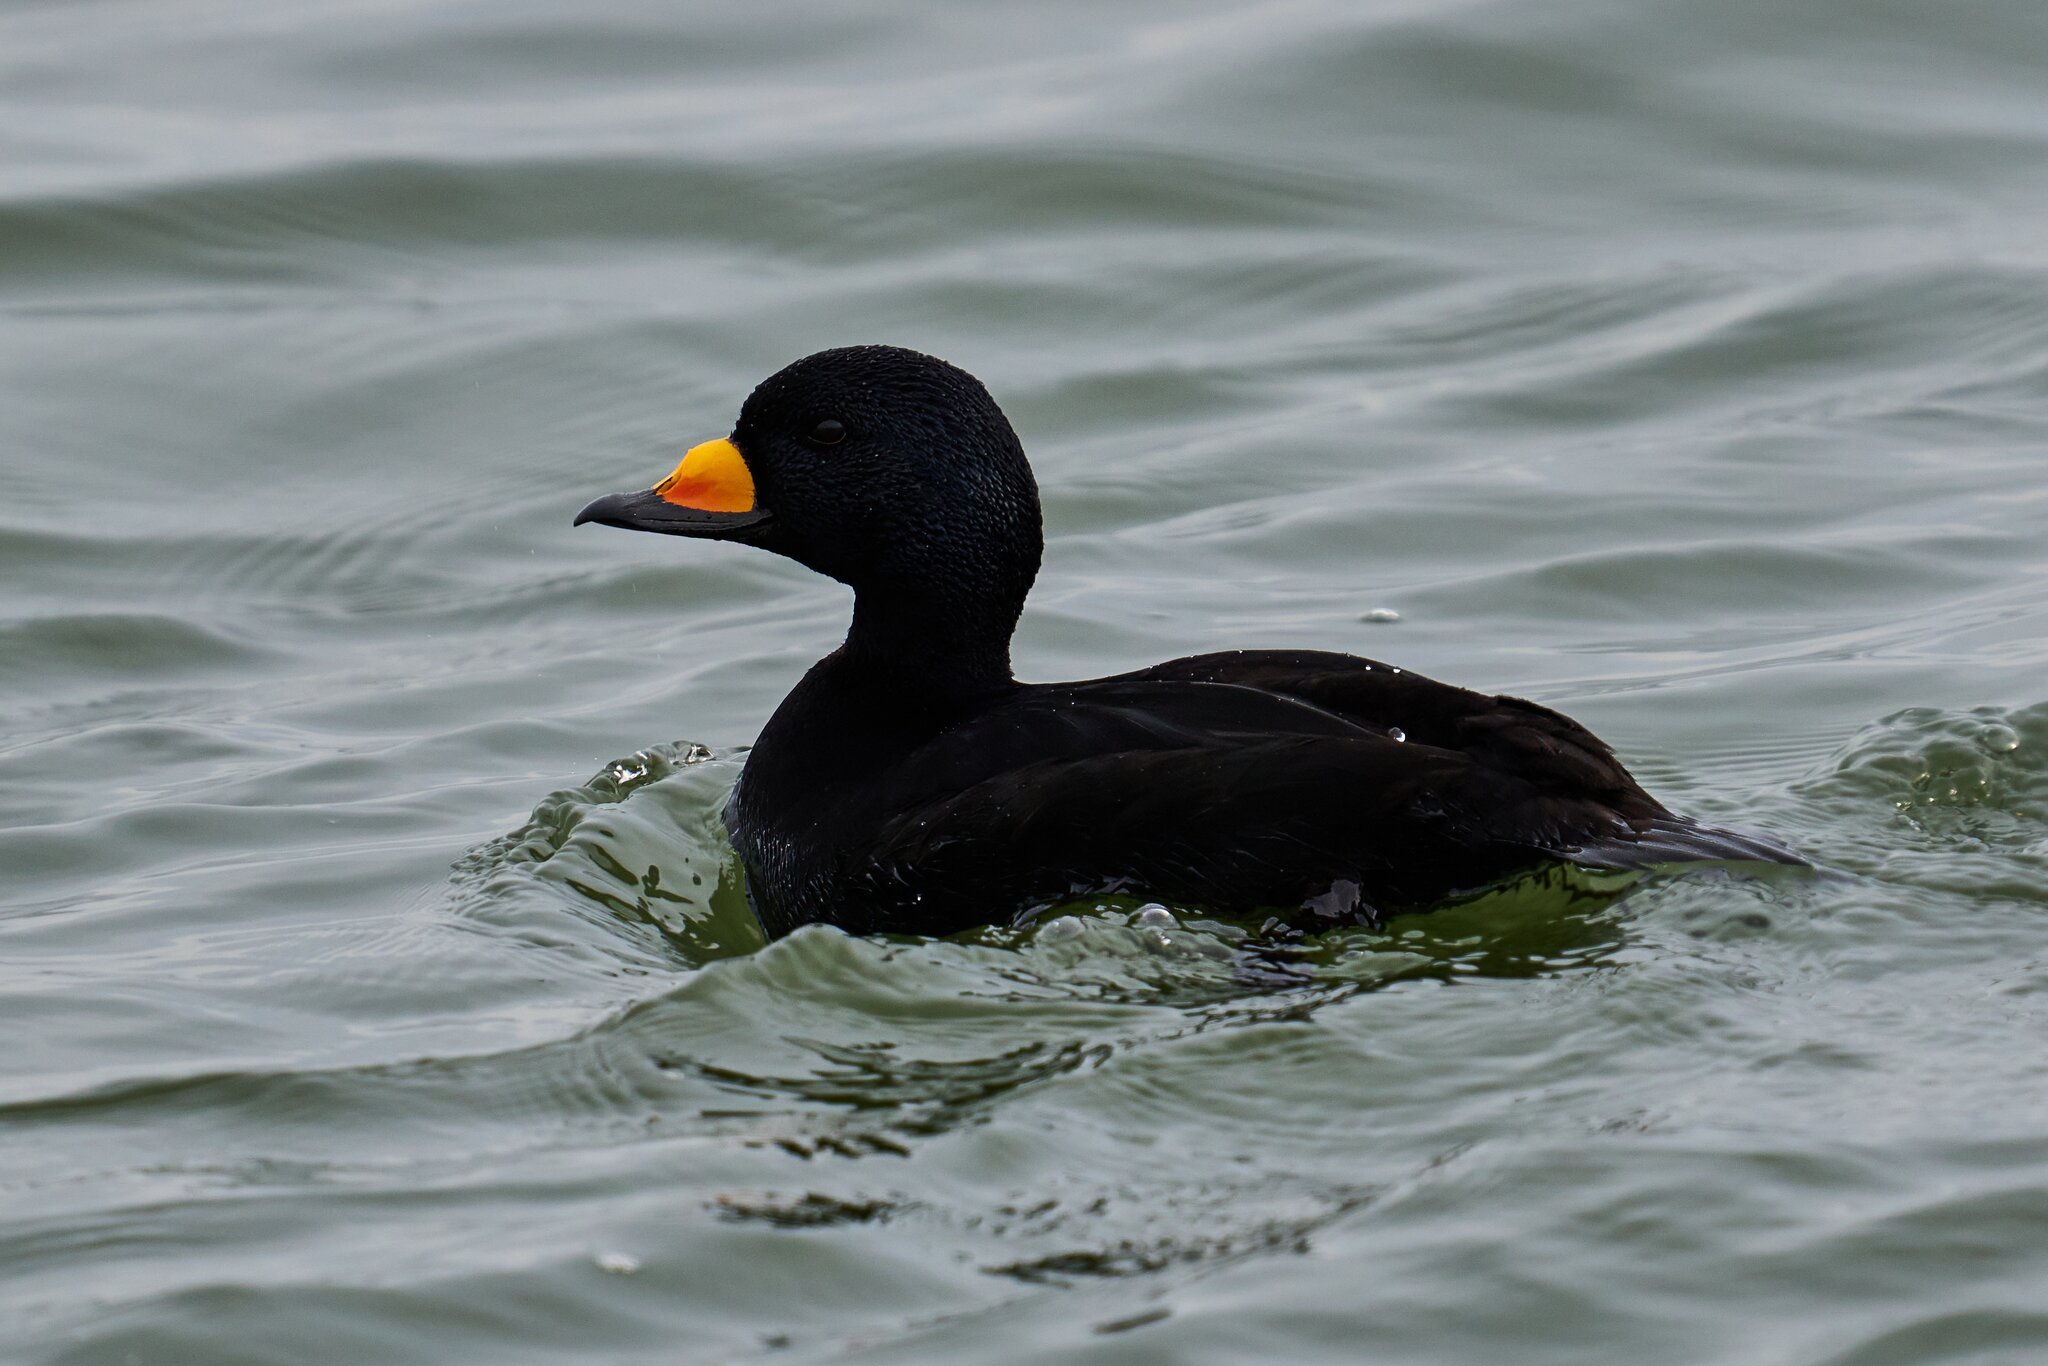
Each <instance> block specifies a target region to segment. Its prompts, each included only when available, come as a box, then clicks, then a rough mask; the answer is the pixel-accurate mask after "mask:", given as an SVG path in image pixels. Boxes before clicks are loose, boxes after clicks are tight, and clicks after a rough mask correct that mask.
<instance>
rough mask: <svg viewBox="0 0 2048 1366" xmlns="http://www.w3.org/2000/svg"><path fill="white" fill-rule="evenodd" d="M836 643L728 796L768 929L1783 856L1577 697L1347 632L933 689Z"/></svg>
mask: <svg viewBox="0 0 2048 1366" xmlns="http://www.w3.org/2000/svg"><path fill="white" fill-rule="evenodd" d="M830 664H831V661H827V664H826V665H821V666H820V669H821V670H824V671H825V672H824V674H823V675H820V674H818V673H816V672H814V675H813V677H812V678H810V679H807V680H806V681H805V685H804V686H803V687H800V688H799V689H798V690H797V692H795V693H793V694H792V695H791V697H790V699H789V701H788V702H787V703H785V707H784V710H783V711H782V712H779V713H778V715H777V717H776V720H775V722H773V723H771V725H770V727H769V729H768V731H767V732H765V733H764V734H763V737H762V741H761V744H760V746H759V747H758V748H757V750H756V752H755V754H754V756H753V757H751V758H750V760H749V762H748V766H747V772H746V775H745V777H744V778H743V780H742V783H741V786H740V789H739V791H737V792H736V793H735V796H734V801H733V804H732V806H731V808H730V809H729V811H728V824H729V825H730V827H731V829H732V833H733V836H734V842H735V844H736V845H737V846H738V847H739V849H740V852H741V855H742V857H743V859H744V860H745V861H746V863H747V865H748V871H749V874H750V877H751V878H752V880H753V885H754V893H755V901H756V905H757V907H758V909H759V910H760V912H761V914H762V917H763V920H764V921H765V922H766V924H767V927H768V929H769V931H770V932H771V933H774V934H781V933H784V932H786V931H787V930H788V929H790V928H793V927H794V926H795V925H797V924H800V923H804V922H806V921H810V920H827V921H830V922H832V923H835V924H839V925H842V926H844V927H845V928H848V929H852V930H856V931H871V930H903V931H912V932H919V933H934V932H945V931H949V930H953V929H957V928H964V927H967V926H971V925H975V924H982V923H987V922H989V921H991V920H1003V919H1006V918H1008V917H1009V916H1010V915H1012V914H1014V913H1015V912H1016V911H1018V910H1020V909H1023V908H1026V907H1028V906H1031V905H1033V904H1043V903H1046V902H1051V901H1056V900H1060V899H1064V898H1067V897H1070V896H1077V895H1086V894H1089V893H1099V892H1110V891H1128V892H1133V893H1142V894H1146V895H1151V896H1157V897H1162V898H1165V899H1168V900H1172V901H1176V902H1180V903H1184V904H1191V905H1200V906H1206V907H1209V908H1212V909H1216V910H1223V911H1252V910H1256V909H1275V910H1281V911H1297V910H1301V909H1303V908H1306V911H1305V913H1306V914H1308V915H1310V916H1311V917H1314V916H1325V915H1326V916H1333V917H1340V918H1363V919H1376V918H1378V917H1379V916H1381V915H1384V914H1386V913H1389V912H1392V911H1397V910H1403V909H1414V908H1421V907H1425V906H1427V905H1430V904H1432V903H1435V902H1438V901H1441V900H1442V899H1443V898H1445V897H1446V896H1448V895H1450V894H1452V893H1455V892H1458V891H1462V890H1466V889H1471V888H1476V887H1481V886H1485V885H1487V884H1489V883H1492V882H1495V881H1498V880H1500V879H1502V878H1505V877H1508V876H1511V875H1513V874H1514V873H1516V872H1518V871H1520V870H1522V869H1525V868H1528V867H1531V866H1534V865H1536V864H1539V863H1541V862H1543V861H1546V860H1555V859H1575V860H1578V861H1581V862H1587V863H1594V864H1599V865H1602V866H1617V867H1631V866H1643V865H1646V864H1650V863H1660V862H1669V861H1673V860H1680V859H1700V858H1714V859H1770V860H1773V861H1785V860H1789V859H1790V858H1791V856H1790V855H1788V854H1785V853H1784V852H1783V851H1781V850H1778V849H1776V848H1775V847H1774V846H1770V845H1766V844H1763V843H1761V842H1757V841H1752V840H1748V839H1747V838H1746V837H1742V836H1734V835H1730V834H1728V833H1727V832H1722V831H1714V830H1709V829H1707V828H1705V827H1700V826H1695V825H1692V824H1690V823H1688V822H1685V821H1682V820H1680V819H1679V818H1677V817H1674V816H1673V815H1672V814H1671V813H1670V812H1669V811H1667V810H1665V808H1664V807H1663V806H1661V805H1660V804H1658V803H1657V802H1656V801H1655V800H1654V799H1653V798H1651V797H1650V796H1649V795H1648V794H1647V793H1645V792H1644V791H1643V790H1642V789H1641V788H1640V787H1639V786H1638V785H1637V784H1636V783H1635V781H1634V780H1633V779H1632V778H1630V777H1629V775H1628V773H1627V771H1626V770H1625V769H1624V768H1623V767H1622V766H1621V764H1620V763H1619V762H1618V761H1617V760H1616V759H1615V758H1614V756H1613V754H1612V752H1611V751H1610V750H1609V749H1608V747H1607V746H1606V745H1604V744H1603V743H1601V742H1600V741H1599V740H1598V739H1597V738H1596V737H1594V736H1593V735H1592V734H1591V733H1590V732H1588V731H1587V730H1586V729H1585V728H1584V727H1582V726H1580V725H1578V724H1577V723H1576V722H1574V721H1572V720H1570V719H1569V718H1568V717H1565V716H1562V715H1560V714H1558V713H1556V712H1553V711H1550V710H1549V709H1547V708H1544V707H1540V706H1537V705H1536V704H1534V703H1530V702H1525V701H1521V700H1520V699H1516V698H1508V697H1493V696H1487V695H1484V694H1480V693H1475V692H1470V691H1467V690H1465V689H1462V688H1455V687H1450V686H1448V685H1445V684H1441V683H1437V682H1434V681H1432V680H1430V679H1427V678H1422V677H1419V676H1417V675H1415V674H1411V673H1406V672H1403V671H1401V670H1399V669H1395V668H1391V667H1389V666H1387V665H1384V664H1380V663H1378V662H1376V661H1372V660H1364V659H1358V658H1356V657H1353V656H1349V655H1338V654H1328V653H1322V652H1314V651H1239V652H1230V653H1224V654H1214V655H1202V656H1195V657H1191V658H1187V659H1178V660H1171V661H1168V662H1167V663H1164V664H1159V665H1155V666H1153V667H1152V668H1149V669H1145V670H1142V671H1139V672H1137V673H1132V674H1125V675H1121V676H1118V677H1114V678H1105V679H1097V680H1093V681H1090V682H1084V683H1071V684H1055V685H1044V686H1024V685H1019V686H1016V687H1014V688H1012V689H1010V690H1007V691H1003V692H1000V693H996V694H993V695H989V696H984V697H980V698H976V699H973V700H972V701H970V702H966V703H962V704H960V705H958V706H956V707H952V708H945V707H940V708H934V709H924V710H921V709H919V708H916V707H909V708H901V709H899V708H897V707H896V706H895V705H894V704H893V702H892V701H891V700H890V699H887V698H884V697H880V696H875V697H859V696H855V695H852V692H851V691H850V690H849V688H848V687H847V686H846V685H845V684H844V681H843V680H840V679H835V678H834V677H833V676H832V674H831V671H830V669H829V667H828V666H829V665H830Z"/></svg>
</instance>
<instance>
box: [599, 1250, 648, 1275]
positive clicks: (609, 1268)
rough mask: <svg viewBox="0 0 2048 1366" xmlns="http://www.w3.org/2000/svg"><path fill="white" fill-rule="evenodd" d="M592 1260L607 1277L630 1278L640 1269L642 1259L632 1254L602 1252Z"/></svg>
mask: <svg viewBox="0 0 2048 1366" xmlns="http://www.w3.org/2000/svg"><path fill="white" fill-rule="evenodd" d="M592 1260H593V1261H595V1262H596V1263H597V1269H598V1270H599V1271H602V1272H604V1273H605V1274H606V1275H607V1276H630V1275H632V1274H633V1273H634V1272H636V1271H638V1270H639V1269H640V1259H639V1258H638V1257H635V1256H634V1255H633V1254H632V1253H630V1252H600V1253H598V1254H597V1256H596V1257H595V1258H593V1259H592Z"/></svg>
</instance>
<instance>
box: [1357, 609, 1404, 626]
mask: <svg viewBox="0 0 2048 1366" xmlns="http://www.w3.org/2000/svg"><path fill="white" fill-rule="evenodd" d="M1400 619H1401V614H1400V613H1399V612H1396V611H1395V610H1394V609H1393V608H1391V607H1375V608H1373V609H1372V610H1371V611H1370V612H1367V613H1366V614H1365V615H1364V616H1362V617H1360V618H1359V620H1360V621H1370V622H1374V623H1384V622H1390V621H1399V620H1400Z"/></svg>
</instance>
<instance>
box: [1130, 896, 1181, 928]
mask: <svg viewBox="0 0 2048 1366" xmlns="http://www.w3.org/2000/svg"><path fill="white" fill-rule="evenodd" d="M1137 919H1138V923H1139V924H1140V925H1143V926H1144V927H1145V928H1146V929H1148V930H1177V929H1179V928H1180V921H1179V920H1177V919H1175V917H1174V914H1173V912H1172V911H1169V910H1167V909H1166V907H1164V906H1162V905H1160V904H1159V903H1158V902H1156V901H1152V902H1147V903H1146V904H1145V905H1143V906H1140V907H1138V917H1137Z"/></svg>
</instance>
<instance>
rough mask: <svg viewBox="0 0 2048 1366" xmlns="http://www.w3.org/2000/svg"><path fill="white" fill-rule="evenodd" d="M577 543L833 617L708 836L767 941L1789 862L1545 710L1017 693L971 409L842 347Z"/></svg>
mask: <svg viewBox="0 0 2048 1366" xmlns="http://www.w3.org/2000/svg"><path fill="white" fill-rule="evenodd" d="M576 522H577V524H578V525H581V524H582V523H584V522H599V523H602V524H604V525H606V526H617V527H627V528H630V529H632V530H636V531H659V532H664V533H667V534H669V535H673V536H695V537H701V538H706V539H712V540H727V541H741V542H744V543H746V544H748V545H755V546H759V547H761V548H762V549H764V550H772V551H775V552H776V553H777V554H781V555H787V556H789V557H790V558H791V559H793V560H796V561H797V562H799V563H801V564H804V565H807V566H809V567H810V568H812V569H814V570H816V571H817V572H819V573H821V574H827V575H830V576H831V577H833V578H835V579H838V580H839V581H841V582H842V583H845V584H847V585H848V586H850V587H851V588H852V589H853V593H854V601H853V624H852V627H851V629H849V630H848V632H847V635H846V642H845V644H843V645H841V646H840V647H839V648H838V649H837V650H834V651H833V652H832V653H831V654H829V655H827V656H825V658H824V659H822V660H820V661H818V663H817V664H816V665H814V666H813V667H812V668H811V670H810V672H809V673H807V674H806V675H804V678H803V681H802V682H800V683H798V684H797V686H796V688H795V689H794V690H793V691H792V692H791V693H790V694H789V696H788V697H786V698H784V699H783V702H782V705H781V706H780V707H778V708H776V710H775V714H774V716H773V717H771V718H770V719H769V721H768V724H767V727H766V728H765V729H764V730H763V731H762V732H761V737H760V740H759V741H758V743H756V744H755V746H754V748H753V750H752V752H751V753H749V754H748V756H747V760H746V764H745V767H744V770H743V771H742V772H741V774H740V778H739V782H738V784H737V785H736V786H735V787H734V789H733V792H732V797H731V799H730V801H729V802H728V803H727V805H726V808H725V823H726V828H727V830H728V831H729V832H730V833H731V836H732V841H733V845H734V847H735V848H736V849H737V850H738V852H739V855H740V859H741V861H742V862H743V863H744V864H745V866H746V871H747V879H748V888H749V893H750V895H751V897H752V899H753V902H754V906H755V910H756V911H757V913H758V914H759V915H760V917H761V921H762V924H763V926H764V927H765V928H766V930H767V931H768V933H769V934H770V935H771V936H780V935H783V934H786V933H788V932H789V931H790V930H792V929H794V928H795V927H797V926H798V925H802V924H806V923H809V922H812V921H824V922H827V923H830V924H834V925H838V926H841V927H843V928H845V929H847V930H851V931H855V932H870V931H896V932H904V933H913V934H945V933H950V932H952V931H956V930H960V929H965V928H968V927H971V926H975V925H982V924H988V923H991V922H1000V921H1005V920H1008V919H1010V918H1011V917H1013V916H1016V915H1018V914H1020V913H1025V912H1029V911H1031V910H1033V909H1035V908H1040V907H1044V906H1046V905H1050V904H1053V903H1056V902H1060V901H1065V900H1069V899H1071V898H1074V897H1077V896H1086V895H1090V894H1109V893H1129V894H1135V895H1144V896H1150V897H1157V898H1160V899H1163V900H1166V901H1171V902H1176V903H1180V904H1183V905H1189V906H1198V907H1204V908H1208V909H1210V910H1214V911H1221V912H1251V913H1256V912H1259V911H1266V912H1279V913H1280V914H1281V915H1282V916H1283V917H1287V918H1288V919H1289V920H1290V921H1293V922H1301V921H1306V922H1307V923H1308V924H1312V925H1317V924H1319V925H1328V924H1330V923H1332V922H1333V921H1352V922H1359V921H1362V922H1368V923H1376V922H1377V921H1379V920H1380V919H1381V918H1383V917H1384V916H1386V915H1388V914H1390V913H1394V912H1399V911H1410V910H1420V909H1426V908H1428V907H1430V906H1431V905H1434V904H1438V903H1441V902H1443V901H1444V900H1446V899H1447V898H1449V897H1451V896H1453V895H1454V894H1456V893H1459V892H1464V891H1468V890H1475V889H1479V888H1483V887H1485V886H1488V885H1491V884H1494V883H1497V882H1500V881H1502V880H1504V879H1507V878H1510V877H1513V876H1515V875H1517V874H1519V873H1522V872H1524V871H1526V870H1530V869H1533V868H1535V867H1537V866H1540V865H1542V864H1545V863H1549V862H1560V861H1562V862H1570V863H1577V864H1581V865H1587V866H1595V867H1601V868H1621V869H1627V868H1641V867H1649V866H1652V865H1657V864H1666V863H1674V862H1685V861H1696V860H1734V861H1764V862H1776V863H1796V862H1799V860H1798V858H1797V857H1796V856H1795V855H1793V854H1791V853H1790V852H1788V851H1786V850H1784V849H1782V848H1780V847H1778V846H1776V845H1774V844H1771V843H1769V842H1768V841H1765V840H1763V839H1759V838H1757V837H1754V836H1749V835H1743V834H1738V833H1735V832H1733V831H1728V830H1719V829H1713V828H1710V827H1707V826H1703V825H1699V824H1696V823H1694V822H1691V821H1688V820H1686V819H1684V818H1682V817H1679V816H1675V815H1673V814H1672V813H1671V812H1670V811H1668V810H1666V809H1665V808H1664V807H1663V806H1662V805H1661V804H1660V803H1659V802H1658V801H1657V800H1656V799H1655V798H1654V797H1652V796H1650V795H1649V794H1648V793H1647V792H1645V791H1643V789H1642V788H1641V787H1639V786H1638V785H1637V784H1636V782H1635V780H1634V779H1633V778H1631V777H1630V776H1629V774H1628V771H1627V770H1626V769H1624V768H1623V767H1622V766H1621V764H1620V763H1619V762H1617V761H1616V759H1615V757H1614V755H1613V753H1612V751H1610V750H1609V749H1608V747H1607V746H1606V745H1605V744H1603V743H1602V742H1601V741H1600V740H1599V739H1598V738H1597V737H1595V736H1594V735H1593V734H1592V733H1591V732H1590V731H1588V730H1587V729H1586V728H1585V727H1583V726H1581V725H1579V724H1578V723H1577V722H1575V721H1573V720H1571V719H1570V718H1569V717H1566V716H1562V715H1560V714H1559V713H1557V712H1554V711H1552V710H1550V709H1549V708H1547V707H1541V706H1538V705H1537V704H1535V703H1533V702H1525V701H1523V700H1522V699H1520V698H1516V697H1501V696H1490V695H1488V694H1484V693H1478V692H1469V691H1467V690H1466V689H1464V688H1458V687H1453V686H1451V685H1449V684H1445V683H1438V682H1434V681H1432V680H1430V679H1427V678H1422V677H1419V676H1417V675H1415V674H1412V673H1405V672H1403V671H1402V670H1400V669H1397V668H1392V667H1389V666H1388V665H1385V664H1382V663H1379V662H1377V661H1375V660H1368V659H1360V658H1357V657H1355V656H1352V655H1344V654H1333V653H1326V652H1323V651H1317V650H1235V651H1227V652H1224V653H1220V654H1208V655H1196V656H1194V657H1192V658H1188V659H1175V660H1170V661H1168V662H1167V663H1164V664H1155V665H1153V666H1152V667H1151V668H1149V669H1140V670H1138V671H1137V672H1136V673H1128V674H1119V675H1117V676H1115V677H1112V678H1098V679H1091V680H1089V681H1087V682H1082V683H1020V682H1018V681H1017V680H1016V679H1015V678H1014V677H1012V676H1011V672H1010V635H1011V632H1012V631H1013V630H1014V629H1015V627H1016V624H1017V618H1018V615H1019V613H1021V612H1022V610H1023V607H1024V596H1025V594H1026V593H1027V592H1029V591H1030V588H1031V582H1032V580H1033V579H1034V578H1035V577H1036V576H1037V573H1038V562H1039V555H1040V552H1041V549H1042V546H1043V537H1042V534H1041V531H1040V524H1039V509H1038V486H1037V484H1036V482H1035V481H1034V480H1033V479H1032V475H1031V466H1030V465H1029V464H1028V463H1027V462H1026V460H1025V458H1024V449H1023V447H1022V446H1021V445H1020V444H1019V442H1018V440H1017V435H1016V433H1015V432H1014V431H1012V430H1011V428H1010V424H1009V421H1008V420H1007V419H1006V418H1005V417H1004V416H1003V413H1002V410H1001V409H1000V408H998V407H997V406H996V403H995V400H994V399H993V398H991V397H990V396H989V393H988V390H987V389H985V388H983V387H982V385H981V383H980V382H979V381H978V380H976V379H975V378H974V377H973V376H972V375H969V374H967V373H966V372H965V371H963V370H960V369H958V368H956V367H954V366H952V365H948V364H947V363H946V362H944V361H942V360H938V359H936V358H935V357H932V356H926V355H921V354H919V353H917V352H915V351H907V350H903V349H901V348H898V347H891V346H854V347H845V348H841V349H837V350H831V351H821V352H819V353H818V354H816V355H813V356H807V357H805V358H804V359H803V360H800V361H797V362H796V363H795V364H793V365H790V366H789V367H787V368H786V369H784V370H782V371H780V372H779V373H777V374H775V375H773V376H771V377H770V378H768V379H767V380H765V381H763V382H762V384H761V385H760V387H759V388H757V389H755V390H754V392H753V394H752V395H751V396H750V397H749V398H748V399H747V401H746V403H745V404H744V405H743V406H742V407H741V409H740V415H739V422H738V424H737V425H736V426H735V427H734V428H733V432H732V435H731V436H729V437H726V438H723V439H721V440H717V441H707V442H705V443H704V444H702V445H700V446H695V447H693V448H691V450H690V451H689V452H688V454H686V455H685V456H684V457H683V460H682V463H681V464H680V465H678V466H677V467H676V469H675V472H674V473H672V474H670V475H669V476H668V478H666V479H664V480H662V481H661V483H659V484H657V485H655V486H654V488H652V489H650V490H647V491H645V492H636V493H622V494H613V495H610V496H608V497H604V498H600V499H598V500H597V501H596V502H593V503H591V504H590V505H589V506H588V507H586V508H584V509H583V511H582V512H581V513H579V514H578V515H577V518H576Z"/></svg>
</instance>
